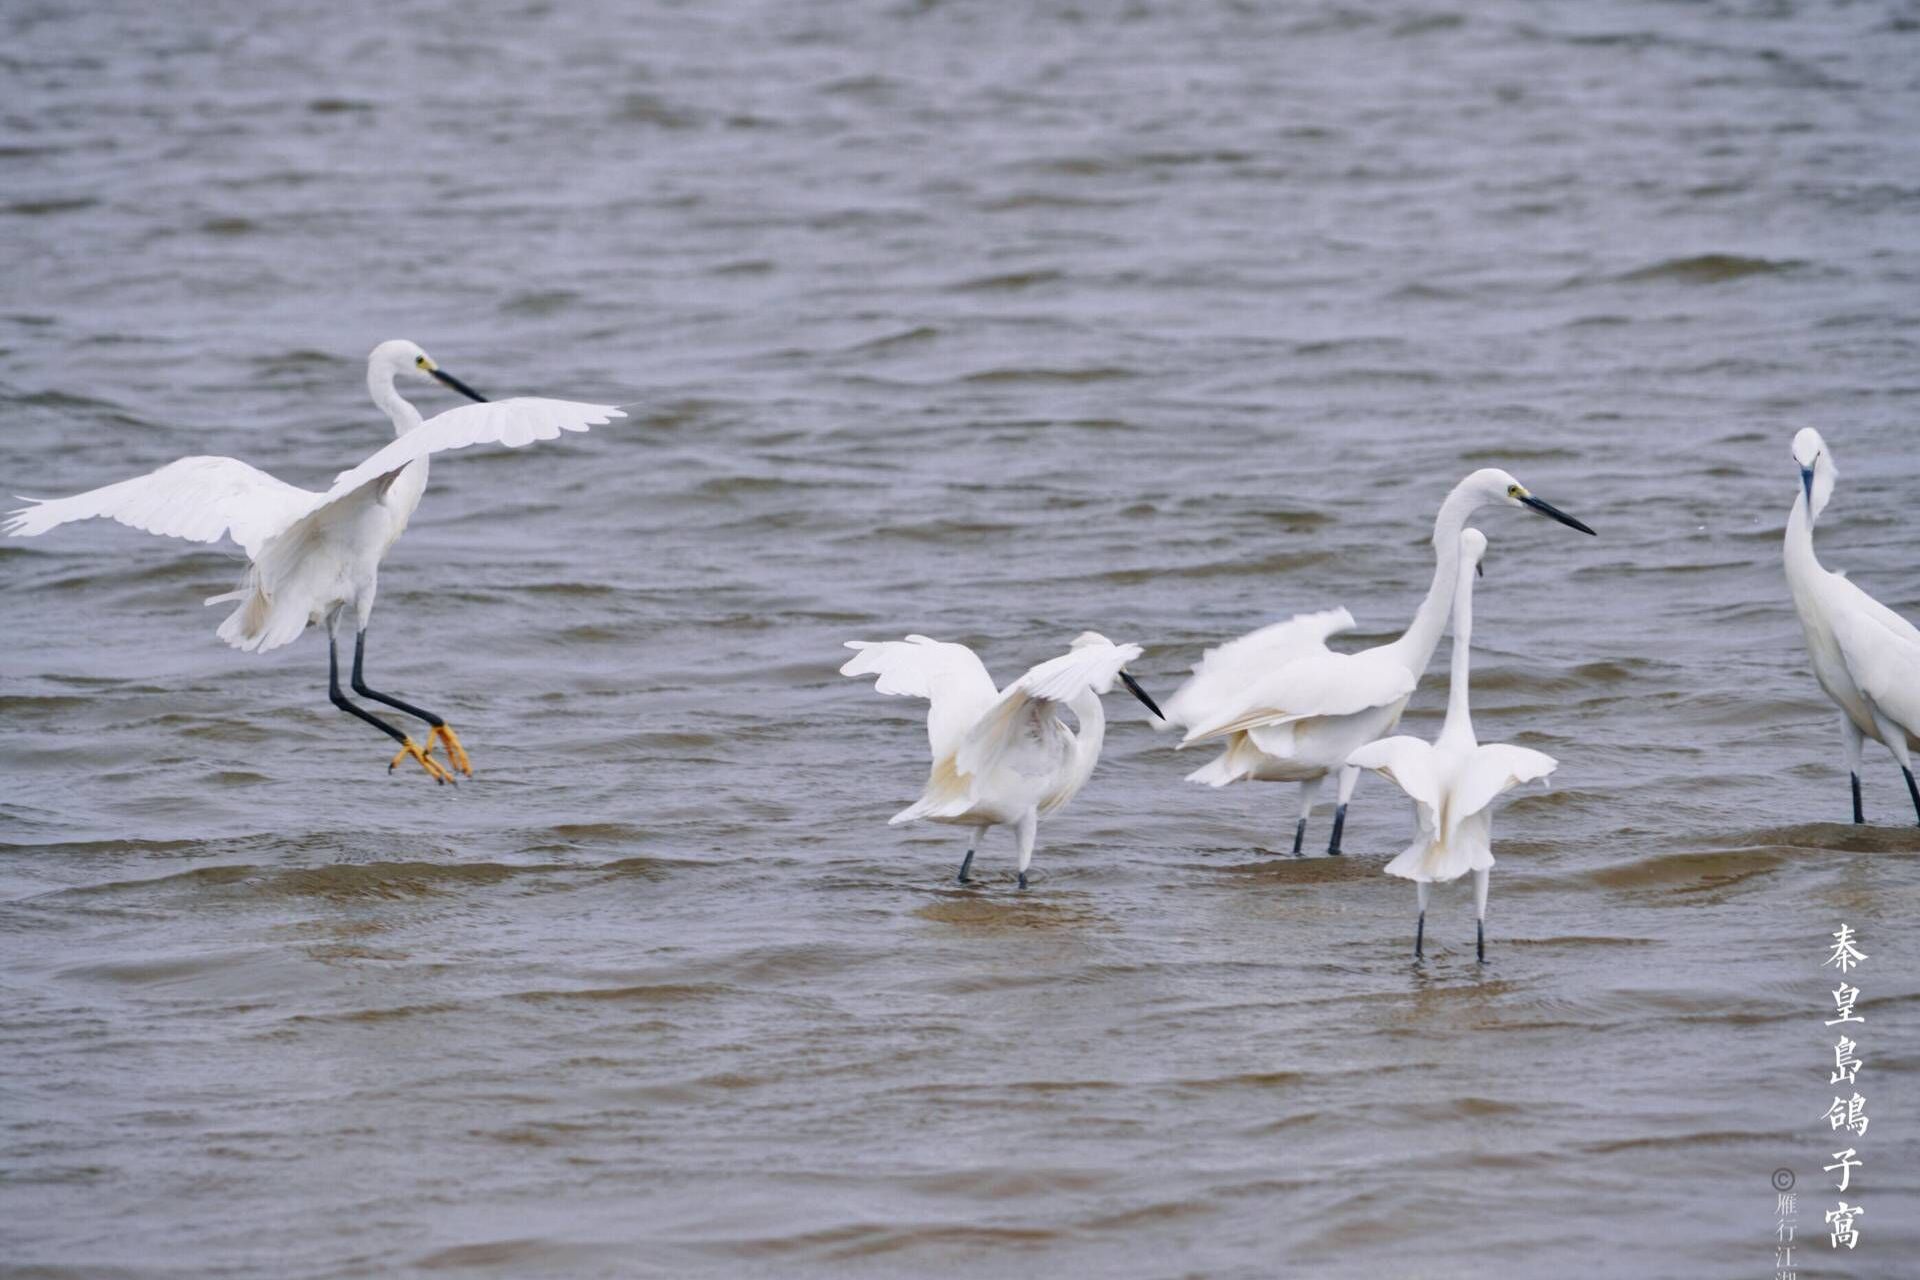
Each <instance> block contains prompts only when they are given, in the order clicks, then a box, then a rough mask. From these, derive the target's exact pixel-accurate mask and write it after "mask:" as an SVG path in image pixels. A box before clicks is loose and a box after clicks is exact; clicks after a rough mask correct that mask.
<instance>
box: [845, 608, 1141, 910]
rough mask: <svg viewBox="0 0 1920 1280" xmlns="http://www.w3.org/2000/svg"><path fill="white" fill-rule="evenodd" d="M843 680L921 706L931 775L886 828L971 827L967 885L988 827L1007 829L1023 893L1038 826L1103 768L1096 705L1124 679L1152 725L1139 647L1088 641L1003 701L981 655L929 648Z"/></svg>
mask: <svg viewBox="0 0 1920 1280" xmlns="http://www.w3.org/2000/svg"><path fill="white" fill-rule="evenodd" d="M847 648H849V649H855V650H858V652H857V653H855V654H854V656H853V657H851V658H849V659H848V660H847V663H846V665H845V666H843V667H841V668H840V674H841V675H843V676H878V677H880V678H879V679H878V680H877V681H875V682H874V689H875V690H876V691H877V692H880V693H887V694H902V695H905V696H906V697H909V698H925V699H926V700H927V701H928V702H930V703H931V704H932V706H931V707H930V708H929V709H928V711H927V741H928V743H929V745H931V747H932V748H933V771H932V773H931V774H930V775H929V776H928V778H927V785H926V789H925V790H924V791H923V792H922V793H921V795H920V798H919V799H918V800H916V801H914V802H913V803H912V804H910V805H908V806H907V807H906V808H904V809H902V810H901V811H900V812H899V813H896V814H894V815H893V817H892V818H890V819H888V825H889V826H896V827H897V826H899V825H901V824H902V823H906V822H914V821H917V820H919V819H921V818H925V819H926V820H928V821H929V822H943V823H947V824H948V825H950V826H957V827H972V828H973V834H972V835H970V836H969V837H968V838H967V856H966V857H965V859H963V860H962V861H961V863H960V875H959V877H958V878H959V881H960V883H961V884H966V883H967V873H968V872H969V871H970V870H972V868H973V854H974V851H975V849H977V848H978V847H979V844H980V837H981V836H982V835H984V834H985V833H986V830H987V828H988V827H995V826H1010V827H1012V828H1013V830H1014V838H1015V839H1016V840H1017V841H1018V842H1019V846H1020V880H1019V883H1020V887H1021V888H1022V889H1024V888H1026V887H1027V866H1028V864H1029V863H1031V862H1032V861H1033V837H1034V831H1035V829H1036V827H1037V825H1038V823H1039V819H1040V815H1041V814H1043V813H1052V812H1053V811H1054V810H1055V809H1058V808H1061V807H1062V806H1064V805H1065V804H1066V803H1067V801H1069V800H1071V799H1073V797H1074V796H1075V795H1077V794H1079V791H1080V788H1082V787H1084V786H1086V785H1087V779H1088V778H1089V777H1091V776H1092V775H1093V766H1094V765H1095V764H1097V763H1098V762H1099V760H1100V744H1101V742H1102V740H1103V739H1104V738H1105V737H1106V732H1107V716H1106V711H1105V709H1104V708H1102V707H1101V705H1100V695H1101V694H1103V693H1106V692H1108V691H1109V690H1111V689H1112V688H1113V684H1114V681H1115V680H1116V679H1118V680H1119V681H1120V682H1121V683H1122V684H1124V685H1126V687H1127V689H1128V691H1129V692H1131V693H1132V694H1133V696H1134V697H1136V698H1138V699H1140V701H1141V702H1143V703H1145V704H1146V707H1147V710H1149V711H1151V712H1153V714H1154V715H1156V716H1157V715H1159V714H1160V708H1159V707H1156V706H1155V705H1154V704H1153V699H1152V698H1149V697H1148V696H1147V693H1146V690H1144V689H1142V688H1141V687H1140V686H1139V685H1138V684H1137V683H1135V681H1134V678H1133V677H1132V676H1131V675H1130V674H1128V672H1127V671H1126V665H1127V664H1128V663H1129V662H1132V661H1133V660H1134V659H1136V658H1138V657H1139V656H1140V646H1139V645H1137V644H1114V643H1113V642H1112V641H1111V640H1108V639H1107V638H1106V637H1105V636H1103V635H1100V634H1098V633H1096V632H1092V631H1084V632H1082V633H1080V635H1078V636H1076V637H1074V640H1073V645H1072V648H1070V649H1069V650H1068V651H1067V652H1066V653H1064V654H1062V655H1061V656H1059V657H1057V658H1052V659H1049V660H1048V661H1046V662H1043V663H1041V664H1040V665H1039V666H1037V667H1035V668H1033V669H1032V670H1031V671H1029V672H1027V673H1026V674H1025V675H1023V676H1021V677H1020V678H1019V679H1018V680H1015V681H1014V682H1013V683H1012V684H1010V685H1008V686H1007V687H1006V689H1005V690H1004V691H996V690H995V689H994V685H993V677H992V676H990V675H988V674H987V669H986V667H984V666H982V665H981V662H980V659H979V658H978V657H976V656H975V655H974V652H973V650H971V649H969V648H967V646H965V645H963V644H943V643H941V642H940V641H938V640H929V639H928V638H927V637H926V636H908V637H907V638H906V639H905V640H886V641H882V642H880V643H877V644H875V643H869V642H867V641H864V640H849V641H848V642H847ZM1062 707H1065V708H1066V709H1067V710H1069V711H1071V712H1073V714H1074V718H1075V719H1077V720H1078V721H1079V722H1080V727H1079V732H1077V733H1076V732H1074V731H1073V730H1072V729H1069V728H1067V726H1066V724H1065V723H1064V722H1063V721H1062V720H1061V719H1060V716H1059V711H1060V709H1061V708H1062Z"/></svg>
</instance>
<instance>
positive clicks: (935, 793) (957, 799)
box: [887, 756, 973, 827]
mask: <svg viewBox="0 0 1920 1280" xmlns="http://www.w3.org/2000/svg"><path fill="white" fill-rule="evenodd" d="M972 804H973V792H972V789H971V788H970V787H969V786H968V781H967V778H966V777H965V776H964V775H963V774H961V773H960V772H959V771H958V770H957V769H955V768H954V767H953V757H952V756H948V757H946V758H945V759H943V760H936V761H934V764H933V772H932V773H931V774H929V775H928V776H927V786H926V789H925V790H924V791H922V792H921V793H920V798H919V799H918V800H915V801H914V802H913V803H912V804H910V805H908V806H907V807H906V808H904V809H902V810H901V811H900V812H898V813H896V814H894V815H893V816H892V817H891V818H888V819H887V825H888V826H890V827H898V826H903V825H905V824H906V823H909V822H918V821H919V820H920V819H922V818H957V817H959V816H960V815H961V814H963V813H965V812H966V811H967V809H968V808H969V807H970V806H971V805H972Z"/></svg>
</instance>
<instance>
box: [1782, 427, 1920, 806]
mask: <svg viewBox="0 0 1920 1280" xmlns="http://www.w3.org/2000/svg"><path fill="white" fill-rule="evenodd" d="M1793 460H1794V462H1795V463H1796V464H1798V465H1799V468H1800V491H1799V493H1797V494H1796V495H1795V496H1794V499H1793V510H1792V511H1791V512H1790V513H1788V515H1787V537H1786V551H1785V556H1786V564H1787V586H1788V587H1789V588H1790V589H1791V590H1792V592H1793V607H1794V610H1795V611H1796V612H1797V613H1799V615H1800V627H1801V630H1803V631H1804V632H1805V633H1806V637H1807V654H1808V656H1809V657H1811V658H1812V659H1813V676H1814V679H1816V680H1818V681H1819V682H1820V687H1821V688H1822V689H1824V690H1826V694H1827V696H1828V697H1829V698H1832V699H1833V701H1834V702H1835V704H1836V705H1838V706H1839V708H1840V736H1841V739H1842V741H1844V742H1845V744H1846V748H1847V772H1848V774H1849V775H1850V776H1851V778H1852V782H1853V820H1854V821H1855V822H1857V823H1859V822H1865V821H1866V820H1867V819H1866V815H1865V813H1864V812H1862V810H1861V807H1860V745H1861V742H1862V740H1863V739H1866V738H1872V739H1873V740H1874V741H1875V742H1878V743H1880V744H1881V745H1882V746H1884V747H1886V749H1887V750H1888V751H1890V752H1892V753H1893V758H1894V759H1895V760H1896V761H1898V762H1899V764H1900V773H1901V775H1902V776H1904V777H1905V778H1906V780H1907V794H1908V795H1909V796H1911V797H1912V799H1913V809H1914V814H1915V816H1916V818H1920V787H1916V786H1915V785H1914V780H1913V755H1912V753H1913V751H1914V749H1916V748H1920V631H1917V630H1915V629H1914V626H1913V624H1912V623H1910V622H1908V621H1907V620H1906V619H1905V618H1903V617H1901V616H1900V615H1899V614H1897V613H1895V612H1894V611H1893V610H1891V609H1889V608H1887V607H1886V606H1885V605H1883V604H1881V603H1880V602H1879V601H1878V600H1875V599H1874V598H1873V597H1872V596H1870V595H1868V594H1867V593H1866V592H1864V591H1862V590H1861V589H1860V588H1859V587H1856V586H1855V585H1853V583H1851V582H1849V581H1847V576H1846V575H1845V574H1843V573H1832V572H1829V571H1828V570H1826V569H1824V568H1822V567H1821V566H1820V561H1819V559H1818V557H1816V556H1815V555H1814V553H1813V522H1814V521H1815V520H1818V519H1819V518H1820V512H1821V511H1822V510H1823V509H1824V508H1825V507H1826V505H1827V500H1828V499H1829V498H1831V497H1832V496H1833V482H1834V479H1835V478H1836V477H1837V476H1838V475H1839V474H1840V472H1839V470H1838V469H1837V468H1836V467H1835V466H1834V465H1833V451H1832V450H1831V449H1829V448H1827V442H1826V441H1825V440H1823V439H1821V438H1820V433H1819V432H1818V431H1815V430H1814V429H1813V428H1812V427H1803V428H1802V429H1801V430H1800V432H1799V434H1797V435H1795V436H1794V438H1793Z"/></svg>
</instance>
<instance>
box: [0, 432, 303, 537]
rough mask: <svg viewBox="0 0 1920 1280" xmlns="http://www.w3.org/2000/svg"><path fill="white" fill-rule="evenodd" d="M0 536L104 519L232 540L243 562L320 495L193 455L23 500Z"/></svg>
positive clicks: (234, 461) (169, 533)
mask: <svg viewBox="0 0 1920 1280" xmlns="http://www.w3.org/2000/svg"><path fill="white" fill-rule="evenodd" d="M22 500H23V501H26V502H32V503H33V504H34V505H33V506H30V507H22V508H20V509H19V510H17V511H13V512H10V513H9V519H8V520H7V525H6V530H7V532H8V533H10V534H13V535H15V536H16V537H22V538H31V537H33V536H35V535H36V534H42V533H45V532H46V531H47V530H49V529H52V528H55V527H56V526H58V525H63V524H67V523H69V522H71V521H74V520H89V519H92V518H94V517H96V516H97V517H104V518H105V519H108V520H117V521H119V522H120V523H121V524H124V525H127V526H129V527H131V528H134V529H140V530H143V531H145V532H147V533H157V534H161V535H163V536H165V537H169V538H185V539H186V540H187V541H189V542H218V541H220V539H221V538H223V537H231V538H232V539H233V540H234V541H235V542H236V543H238V544H239V545H240V547H241V548H242V549H243V550H244V551H246V553H247V555H248V556H249V557H252V556H254V555H256V554H257V553H258V552H259V550H260V547H261V545H262V544H263V543H264V542H265V541H266V540H267V539H268V538H271V537H272V536H273V535H274V534H276V533H279V532H280V531H281V530H283V529H285V528H286V527H287V526H288V525H290V524H292V523H293V522H294V521H296V520H298V519H299V518H300V517H301V516H303V515H305V514H307V512H309V511H311V510H313V508H314V507H315V506H316V505H318V504H319V503H320V502H321V500H322V495H320V494H317V493H313V492H311V491H310V490H307V489H301V488H298V487H296V486H294V485H290V484H287V483H286V482H285V481H282V480H276V479H274V478H273V477H272V476H270V475H268V474H267V473H266V472H264V471H262V470H260V469H259V468H257V467H250V466H248V465H247V464H246V463H244V462H242V461H240V460H239V459H238V458H214V457H197V458H181V459H179V460H178V461H176V462H169V463H168V464H167V465H166V466H164V467H161V468H160V469H159V470H158V471H153V472H149V473H148V474H146V475H144V476H136V477H134V478H133V479H131V480H122V481H120V482H119V483H118V484H110V485H105V486H103V487H101V488H98V489H89V490H88V491H87V492H85V493H79V494H75V495H74V496H73V497H71V498H47V499H37V498H26V499H22Z"/></svg>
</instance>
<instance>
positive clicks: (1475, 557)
mask: <svg viewBox="0 0 1920 1280" xmlns="http://www.w3.org/2000/svg"><path fill="white" fill-rule="evenodd" d="M1459 545H1460V575H1459V577H1460V582H1459V585H1458V586H1456V587H1455V588H1454V595H1453V679H1452V683H1451V685H1450V686H1449V688H1448V690H1447V718H1446V720H1445V721H1444V722H1443V723H1442V724H1441V726H1440V736H1439V737H1438V738H1436V739H1435V740H1434V741H1433V744H1432V745H1431V746H1429V745H1428V744H1427V743H1424V742H1422V741H1420V739H1418V738H1408V737H1399V738H1382V739H1380V741H1378V742H1370V743H1368V744H1367V745H1366V746H1364V747H1361V748H1360V749H1359V750H1358V751H1355V752H1354V753H1353V755H1352V756H1350V757H1348V760H1347V763H1349V764H1351V765H1354V766H1357V767H1358V768H1362V769H1372V770H1373V771H1374V772H1376V773H1378V774H1380V775H1381V776H1382V777H1384V778H1387V779H1390V780H1391V781H1392V782H1394V783H1395V784H1396V785H1398V786H1399V788H1400V789H1401V790H1402V791H1404V792H1406V793H1407V794H1408V795H1410V796H1412V797H1413V805H1414V812H1415V814H1416V815H1417V817H1418V820H1419V831H1418V834H1416V835H1415V837H1414V841H1413V843H1412V844H1410V845H1408V846H1407V848H1406V850H1405V852H1403V853H1402V854H1401V855H1400V856H1399V857H1397V858H1395V859H1394V860H1393V861H1392V862H1389V863H1388V864H1387V874H1388V875H1391V876H1405V877H1406V878H1407V879H1409V880H1411V881H1413V882H1414V884H1415V886H1416V887H1417V888H1418V889H1419V893H1420V921H1419V923H1418V924H1417V925H1415V926H1414V931H1413V955H1414V958H1415V959H1416V960H1417V959H1419V958H1420V953H1421V952H1420V948H1421V943H1422V942H1423V941H1424V940H1425V938H1426V932H1427V886H1428V885H1430V884H1432V883H1433V882H1434V881H1436V880H1458V879H1459V878H1460V877H1461V876H1462V875H1464V874H1466V873H1467V872H1469V871H1471V872H1473V911H1474V935H1475V939H1474V951H1475V954H1476V955H1477V956H1478V958H1479V959H1481V960H1485V959H1486V958H1487V929H1486V917H1487V873H1488V872H1489V871H1491V870H1492V869H1493V848H1492V839H1493V802H1494V801H1495V800H1496V799H1498V798H1499V797H1500V796H1502V795H1504V794H1505V793H1506V792H1508V791H1510V790H1512V789H1513V788H1514V787H1517V786H1519V785H1520V784H1521V783H1523V782H1532V781H1534V780H1535V779H1544V778H1545V777H1546V776H1547V775H1548V774H1550V773H1552V772H1553V771H1554V768H1555V767H1556V765H1557V764H1558V762H1557V761H1556V760H1554V758H1553V757H1552V756H1550V755H1545V754H1543V753H1541V752H1539V751H1532V750H1529V749H1528V748H1526V747H1512V746H1507V745H1505V744H1504V743H1489V744H1488V745H1486V746H1484V747H1483V746H1481V745H1480V744H1479V743H1478V742H1476V741H1475V739H1474V736H1473V715H1472V713H1471V712H1470V711H1469V710H1468V707H1467V686H1468V684H1469V682H1470V674H1469V672H1470V668H1471V666H1472V659H1471V657H1470V656H1469V654H1470V647H1471V645H1472V643H1473V575H1472V574H1471V573H1468V572H1467V569H1468V567H1469V566H1478V565H1479V563H1480V557H1481V556H1482V555H1484V554H1485V553H1486V550H1487V540H1486V538H1485V537H1484V536H1482V535H1481V533H1480V531H1479V530H1478V529H1468V530H1465V531H1464V532H1462V533H1461V534H1460V540H1459Z"/></svg>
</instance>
